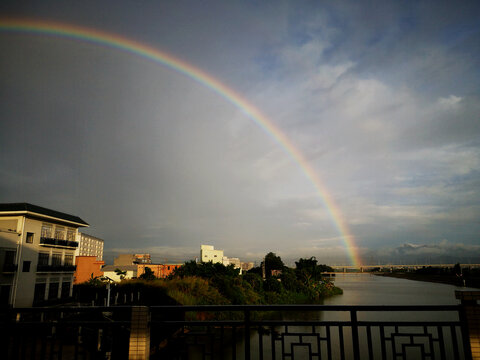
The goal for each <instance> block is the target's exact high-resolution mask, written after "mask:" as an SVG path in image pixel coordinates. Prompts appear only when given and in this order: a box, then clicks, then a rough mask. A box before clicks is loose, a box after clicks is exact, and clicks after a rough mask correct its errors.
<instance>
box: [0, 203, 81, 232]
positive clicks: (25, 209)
mask: <svg viewBox="0 0 480 360" xmlns="http://www.w3.org/2000/svg"><path fill="white" fill-rule="evenodd" d="M19 212H20V213H32V214H39V215H44V216H48V217H52V218H56V219H59V220H64V221H68V222H73V223H76V224H77V225H80V226H89V225H88V223H87V222H85V221H83V220H82V219H80V218H79V217H78V216H74V215H70V214H66V213H63V212H60V211H56V210H51V209H47V208H44V207H41V206H37V205H33V204H29V203H9V204H0V213H19Z"/></svg>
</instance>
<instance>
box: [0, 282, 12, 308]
mask: <svg viewBox="0 0 480 360" xmlns="http://www.w3.org/2000/svg"><path fill="white" fill-rule="evenodd" d="M10 288H11V286H10V285H8V284H7V285H0V305H8V304H9V303H10Z"/></svg>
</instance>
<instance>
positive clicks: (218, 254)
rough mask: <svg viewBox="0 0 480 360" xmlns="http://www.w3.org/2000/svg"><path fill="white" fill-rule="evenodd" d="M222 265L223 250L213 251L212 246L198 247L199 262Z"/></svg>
mask: <svg viewBox="0 0 480 360" xmlns="http://www.w3.org/2000/svg"><path fill="white" fill-rule="evenodd" d="M209 261H211V262H213V263H221V264H222V263H223V250H215V248H214V247H213V246H212V245H201V246H200V262H209Z"/></svg>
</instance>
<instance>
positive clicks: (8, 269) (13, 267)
mask: <svg viewBox="0 0 480 360" xmlns="http://www.w3.org/2000/svg"><path fill="white" fill-rule="evenodd" d="M15 271H17V264H3V268H2V272H3V273H4V274H13V273H15Z"/></svg>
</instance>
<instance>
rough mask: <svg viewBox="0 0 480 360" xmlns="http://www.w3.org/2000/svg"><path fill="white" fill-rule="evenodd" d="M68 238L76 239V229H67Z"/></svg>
mask: <svg viewBox="0 0 480 360" xmlns="http://www.w3.org/2000/svg"><path fill="white" fill-rule="evenodd" d="M67 240H70V241H75V230H73V229H67Z"/></svg>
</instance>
